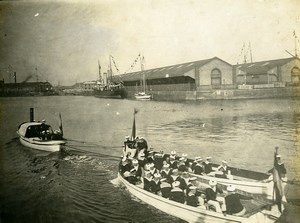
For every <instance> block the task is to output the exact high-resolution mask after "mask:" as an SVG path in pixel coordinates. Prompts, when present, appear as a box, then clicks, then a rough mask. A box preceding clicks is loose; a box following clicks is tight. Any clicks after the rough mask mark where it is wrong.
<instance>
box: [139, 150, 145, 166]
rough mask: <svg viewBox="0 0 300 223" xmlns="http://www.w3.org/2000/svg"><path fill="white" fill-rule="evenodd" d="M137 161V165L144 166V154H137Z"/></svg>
mask: <svg viewBox="0 0 300 223" xmlns="http://www.w3.org/2000/svg"><path fill="white" fill-rule="evenodd" d="M137 160H138V162H139V165H140V166H141V167H144V166H145V164H146V163H147V160H146V158H145V153H144V152H143V151H141V152H139V153H138V156H137Z"/></svg>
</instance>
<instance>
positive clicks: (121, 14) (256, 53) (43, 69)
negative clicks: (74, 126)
mask: <svg viewBox="0 0 300 223" xmlns="http://www.w3.org/2000/svg"><path fill="white" fill-rule="evenodd" d="M299 8H300V1H299V0H142V1H141V0H97V1H92V0H77V1H71V0H68V1H66V0H65V1H45V0H44V1H0V78H1V79H4V81H5V83H9V82H12V81H13V79H12V78H11V73H13V72H16V73H17V82H22V81H26V80H27V81H49V82H50V83H51V84H52V85H55V86H56V85H58V84H59V85H73V84H75V83H78V82H83V81H89V80H96V79H97V78H98V61H99V62H100V65H101V71H102V72H105V71H106V70H107V69H108V64H109V55H112V56H113V57H114V60H115V64H116V67H117V68H118V70H119V73H121V74H122V73H124V72H130V71H131V69H130V68H131V65H132V64H133V63H134V60H135V59H136V58H137V56H138V55H139V54H141V55H143V56H144V58H145V69H151V68H155V67H163V66H168V65H173V64H179V63H184V62H190V61H196V60H202V59H208V58H212V57H215V56H217V57H219V58H221V59H222V60H225V61H227V62H228V63H230V64H237V63H242V62H243V53H241V50H242V48H243V44H244V43H245V46H246V49H247V50H246V51H247V61H248V62H250V50H249V43H250V44H251V52H252V59H253V62H255V61H263V60H272V59H279V58H287V57H290V55H289V54H288V53H287V52H286V50H287V51H289V52H290V53H292V54H295V38H294V35H293V33H294V31H295V34H296V36H297V37H298V36H299V38H297V39H296V42H297V45H298V49H299V45H300V43H299V39H300V10H299ZM246 51H245V52H246ZM140 69H141V66H140V64H139V63H136V64H135V66H134V68H133V69H132V71H138V70H140ZM113 71H114V74H118V72H117V70H116V69H115V67H114V66H113Z"/></svg>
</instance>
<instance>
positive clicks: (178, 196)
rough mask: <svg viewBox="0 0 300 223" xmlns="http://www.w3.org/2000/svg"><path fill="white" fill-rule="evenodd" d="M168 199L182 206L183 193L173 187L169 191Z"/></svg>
mask: <svg viewBox="0 0 300 223" xmlns="http://www.w3.org/2000/svg"><path fill="white" fill-rule="evenodd" d="M169 199H170V200H172V201H176V202H179V203H182V204H183V203H184V201H185V200H184V193H183V191H182V190H181V189H180V188H178V187H175V188H174V189H172V190H171V193H170V198H169Z"/></svg>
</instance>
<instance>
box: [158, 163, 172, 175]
mask: <svg viewBox="0 0 300 223" xmlns="http://www.w3.org/2000/svg"><path fill="white" fill-rule="evenodd" d="M171 173H172V170H171V169H170V164H168V163H166V164H164V165H163V166H162V170H161V171H160V174H161V176H162V177H163V178H169V177H170V176H171Z"/></svg>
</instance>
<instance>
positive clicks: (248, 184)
mask: <svg viewBox="0 0 300 223" xmlns="http://www.w3.org/2000/svg"><path fill="white" fill-rule="evenodd" d="M191 175H193V176H196V177H197V178H198V180H199V181H202V182H204V183H208V182H209V181H210V180H212V179H214V180H217V181H218V184H220V185H223V186H225V187H227V186H229V185H234V186H235V187H236V189H238V190H241V191H246V192H248V193H251V194H260V195H265V196H266V197H267V198H268V199H272V194H273V183H272V182H269V183H263V182H260V181H247V180H246V179H244V180H241V179H238V180H237V179H232V180H231V179H224V178H215V177H210V176H207V175H206V176H201V175H195V174H191Z"/></svg>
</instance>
